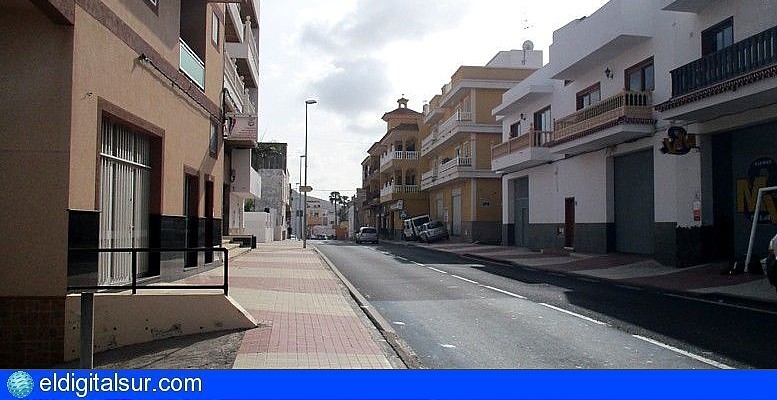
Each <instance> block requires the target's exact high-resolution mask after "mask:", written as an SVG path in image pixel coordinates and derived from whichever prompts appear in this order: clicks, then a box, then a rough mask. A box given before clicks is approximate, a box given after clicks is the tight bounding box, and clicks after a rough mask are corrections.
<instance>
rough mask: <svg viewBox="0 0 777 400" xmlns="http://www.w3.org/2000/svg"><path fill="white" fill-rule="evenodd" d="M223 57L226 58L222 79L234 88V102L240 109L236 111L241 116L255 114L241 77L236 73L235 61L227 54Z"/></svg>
mask: <svg viewBox="0 0 777 400" xmlns="http://www.w3.org/2000/svg"><path fill="white" fill-rule="evenodd" d="M224 57H225V58H226V62H225V63H224V77H225V79H226V81H228V82H230V83H231V84H232V86H233V87H234V91H235V93H234V95H235V97H236V98H235V101H236V102H238V103H239V104H238V106H239V107H240V110H238V111H239V112H240V113H243V114H255V113H256V110H255V109H254V104H253V103H252V102H251V98H250V97H249V96H248V90H247V89H246V87H245V82H244V81H243V77H242V76H240V75H239V74H238V72H237V66H236V65H235V61H234V60H233V59H232V57H231V56H230V55H229V53H225V54H224Z"/></svg>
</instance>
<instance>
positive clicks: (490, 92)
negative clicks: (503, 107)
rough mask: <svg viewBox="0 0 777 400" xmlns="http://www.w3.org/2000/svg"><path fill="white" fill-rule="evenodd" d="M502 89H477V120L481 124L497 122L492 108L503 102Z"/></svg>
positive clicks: (475, 110)
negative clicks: (492, 113)
mask: <svg viewBox="0 0 777 400" xmlns="http://www.w3.org/2000/svg"><path fill="white" fill-rule="evenodd" d="M504 92H505V91H504V90H502V89H475V109H474V110H472V111H474V112H475V116H474V118H475V121H477V123H479V124H496V117H494V116H493V115H491V110H493V109H494V108H495V107H496V106H498V105H499V104H501V103H502V93H504Z"/></svg>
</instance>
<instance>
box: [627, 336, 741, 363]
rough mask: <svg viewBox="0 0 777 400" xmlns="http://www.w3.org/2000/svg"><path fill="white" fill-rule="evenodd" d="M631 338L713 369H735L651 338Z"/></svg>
mask: <svg viewBox="0 0 777 400" xmlns="http://www.w3.org/2000/svg"><path fill="white" fill-rule="evenodd" d="M631 336H634V337H635V338H637V339H639V340H643V341H645V342H648V343H651V344H654V345H656V346H658V347H662V348H664V349H667V350H671V351H673V352H675V353H678V354H682V355H684V356H686V357H690V358H693V359H694V360H697V361H701V362H703V363H705V364H709V365H712V366H713V367H716V368H720V369H733V367H730V366H728V365H726V364H722V363H719V362H717V361H715V360H710V359H709V358H706V357H702V356H700V355H696V354H693V353H689V352H687V351H685V350H681V349H678V348H677V347H674V346H670V345H668V344H666V343H661V342H659V341H656V340H653V339H650V338H646V337H644V336H639V335H631Z"/></svg>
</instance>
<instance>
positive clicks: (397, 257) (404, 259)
mask: <svg viewBox="0 0 777 400" xmlns="http://www.w3.org/2000/svg"><path fill="white" fill-rule="evenodd" d="M394 257H395V258H396V259H397V260H402V261H407V258H405V257H400V256H394Z"/></svg>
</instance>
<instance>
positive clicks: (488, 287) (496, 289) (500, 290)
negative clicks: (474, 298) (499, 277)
mask: <svg viewBox="0 0 777 400" xmlns="http://www.w3.org/2000/svg"><path fill="white" fill-rule="evenodd" d="M481 286H483V287H484V288H486V289H491V290H493V291H495V292H499V293H502V294H506V295H508V296H512V297H515V298H518V299H523V300H526V297H524V296H521V295H520V294H515V293H512V292H508V291H507V290H502V289H498V288H495V287H493V286H487V285H481Z"/></svg>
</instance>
